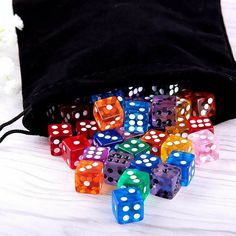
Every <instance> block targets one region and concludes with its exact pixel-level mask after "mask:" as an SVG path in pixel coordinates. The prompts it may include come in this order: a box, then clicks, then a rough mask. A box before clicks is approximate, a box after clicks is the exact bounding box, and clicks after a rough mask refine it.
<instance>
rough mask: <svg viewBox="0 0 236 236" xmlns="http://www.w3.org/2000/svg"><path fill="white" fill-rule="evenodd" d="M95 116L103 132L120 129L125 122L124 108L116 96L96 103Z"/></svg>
mask: <svg viewBox="0 0 236 236" xmlns="http://www.w3.org/2000/svg"><path fill="white" fill-rule="evenodd" d="M93 115H94V118H95V120H96V122H97V124H98V126H99V128H100V130H101V131H103V130H108V129H114V128H119V127H121V126H122V125H123V122H124V111H123V108H122V107H121V105H120V102H119V100H118V99H117V97H115V96H113V97H108V98H104V99H100V100H98V101H96V102H95V103H94V107H93Z"/></svg>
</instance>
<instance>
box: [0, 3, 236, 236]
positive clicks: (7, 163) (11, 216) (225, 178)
mask: <svg viewBox="0 0 236 236" xmlns="http://www.w3.org/2000/svg"><path fill="white" fill-rule="evenodd" d="M2 1H5V0H0V15H1V14H2V13H1V11H4V10H5V12H7V11H8V12H9V14H10V11H9V8H7V6H10V5H7V4H6V8H2V7H1V3H2ZM5 3H7V1H6V2H5ZM222 5H223V9H224V17H225V19H226V25H227V30H228V33H229V37H230V41H231V44H232V45H233V49H234V50H233V51H234V53H235V55H236V17H235V14H236V2H235V0H224V1H223V4H222ZM6 51H8V52H7V53H8V54H10V55H11V56H14V61H17V60H18V59H17V58H18V56H17V53H16V47H13V48H11V49H10V50H8V49H7V48H6ZM16 100H17V101H16ZM20 104H21V103H20V98H19V97H15V98H12V99H4V100H3V98H1V101H0V111H1V115H0V123H2V122H3V121H6V120H7V119H9V118H11V117H13V116H14V115H15V114H17V113H18V112H20V111H21V110H22V108H21V105H20ZM14 126H15V127H21V125H20V122H17V123H16V124H15V125H14ZM216 132H217V135H218V137H219V139H220V145H221V152H220V160H219V161H216V162H212V163H208V164H206V165H202V166H201V167H197V170H196V176H195V177H194V179H193V182H192V183H191V185H190V186H189V187H187V188H182V189H181V191H180V192H179V193H178V194H177V196H176V197H175V198H174V199H173V200H171V201H169V200H165V199H161V198H157V197H154V196H149V197H148V199H147V200H146V203H145V218H144V220H143V221H142V222H140V223H136V224H129V225H118V224H117V223H116V222H115V219H114V217H113V215H112V213H111V189H112V188H111V187H108V186H105V187H104V188H103V191H102V194H101V195H97V196H93V195H84V194H78V193H76V192H75V191H74V171H72V170H70V169H69V168H68V167H67V165H66V164H65V163H64V161H63V160H61V159H60V158H55V157H52V156H50V155H49V150H48V143H47V139H46V138H42V137H31V136H24V135H12V136H10V137H8V138H7V139H6V140H5V141H4V142H3V143H2V144H0V236H21V235H22V236H32V235H33V236H37V235H50V236H51V235H57V236H62V235H104V234H106V233H107V235H132V236H133V235H141V234H146V235H168V236H171V235H214V236H217V235H224V236H225V235H236V119H235V120H232V121H228V122H225V123H222V124H220V125H218V126H217V127H216ZM1 133H2V132H1Z"/></svg>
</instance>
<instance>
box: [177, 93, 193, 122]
mask: <svg viewBox="0 0 236 236" xmlns="http://www.w3.org/2000/svg"><path fill="white" fill-rule="evenodd" d="M191 114H192V102H191V100H190V99H186V98H179V97H177V101H176V117H177V118H183V120H189V119H190V117H191ZM177 120H178V119H177ZM181 121H182V120H181Z"/></svg>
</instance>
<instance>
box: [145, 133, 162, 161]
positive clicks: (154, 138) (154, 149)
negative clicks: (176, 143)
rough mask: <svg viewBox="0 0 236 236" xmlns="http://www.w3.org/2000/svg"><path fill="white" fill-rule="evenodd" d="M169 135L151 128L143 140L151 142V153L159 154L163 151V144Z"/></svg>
mask: <svg viewBox="0 0 236 236" xmlns="http://www.w3.org/2000/svg"><path fill="white" fill-rule="evenodd" d="M166 138H167V135H166V134H165V133H162V132H161V131H158V130H149V131H148V132H147V133H145V134H144V135H143V137H142V138H141V140H142V141H143V142H146V143H148V144H150V146H151V149H150V151H151V154H153V155H157V156H159V155H160V153H161V145H162V143H163V142H164V141H165V140H166Z"/></svg>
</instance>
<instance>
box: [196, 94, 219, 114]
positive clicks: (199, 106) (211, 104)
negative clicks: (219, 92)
mask: <svg viewBox="0 0 236 236" xmlns="http://www.w3.org/2000/svg"><path fill="white" fill-rule="evenodd" d="M192 103H193V116H201V117H211V116H214V115H215V113H216V103H215V96H214V95H213V94H212V93H207V92H201V93H194V94H193V98H192Z"/></svg>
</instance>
